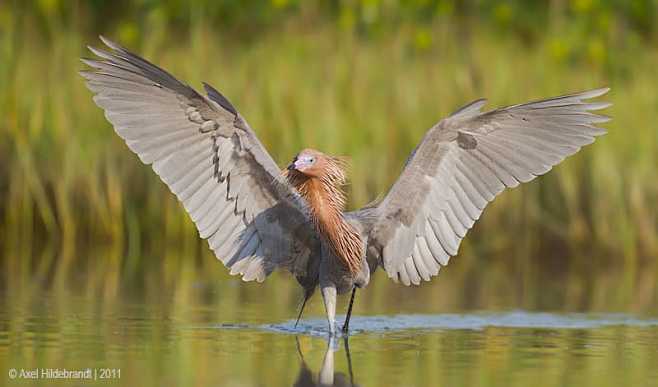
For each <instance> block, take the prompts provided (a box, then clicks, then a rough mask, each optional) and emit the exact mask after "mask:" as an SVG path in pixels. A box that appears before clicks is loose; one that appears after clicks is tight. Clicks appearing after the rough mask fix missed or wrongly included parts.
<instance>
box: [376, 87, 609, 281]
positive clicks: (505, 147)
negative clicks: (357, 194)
mask: <svg viewBox="0 0 658 387" xmlns="http://www.w3.org/2000/svg"><path fill="white" fill-rule="evenodd" d="M607 91H608V89H597V90H591V91H586V92H583V93H578V94H571V95H565V96H561V97H556V98H551V99H546V100H541V101H536V102H530V103H526V104H521V105H514V106H509V107H506V108H501V109H496V110H492V111H489V112H484V113H482V112H480V108H481V107H482V106H483V105H484V100H478V101H475V102H473V103H471V104H469V105H467V106H465V107H463V108H461V109H459V110H458V111H457V112H455V113H454V114H453V115H451V116H450V117H448V118H446V119H444V120H442V121H440V122H439V123H438V124H437V125H435V126H434V127H432V128H431V129H430V130H429V131H428V132H427V134H426V135H425V137H424V138H423V140H422V141H421V143H420V144H419V145H418V146H417V147H416V149H414V151H413V152H412V155H411V156H410V158H409V159H408V160H407V163H406V165H405V169H404V170H403V172H402V174H401V175H400V178H399V179H398V180H397V181H396V182H395V184H394V185H393V187H392V188H391V190H390V191H389V193H388V194H387V195H386V197H385V198H384V199H383V200H382V201H381V202H380V203H379V205H378V206H377V207H376V208H375V211H376V214H377V216H376V220H375V221H372V222H371V228H370V233H369V239H368V243H369V248H368V250H367V251H368V254H369V257H368V260H369V262H371V261H375V262H378V263H379V264H381V265H383V267H384V269H385V270H386V272H387V273H388V275H389V277H391V278H392V279H394V280H396V281H398V280H399V281H401V282H402V283H403V284H405V285H410V284H418V283H419V282H420V279H422V280H425V281H427V280H429V277H430V276H434V275H437V274H438V272H439V270H440V267H441V265H442V266H445V265H447V264H448V261H449V259H450V257H451V256H455V255H457V253H458V250H459V245H460V244H461V240H462V239H463V238H464V237H465V236H466V233H467V232H468V230H469V229H470V228H471V227H472V226H473V224H474V223H475V221H476V220H477V219H478V218H479V217H480V215H481V213H482V211H483V210H484V208H485V207H486V205H487V204H488V203H489V202H491V201H492V200H493V199H494V198H495V197H496V196H497V195H498V194H500V193H501V192H502V191H503V190H504V189H505V188H512V187H516V186H517V185H519V184H520V183H524V182H528V181H531V180H533V179H534V178H535V177H537V176H539V175H542V174H544V173H546V172H548V171H549V170H550V169H551V168H552V167H553V166H555V165H556V164H558V163H560V162H561V161H562V160H564V159H565V158H566V157H568V156H570V155H572V154H574V153H576V152H577V151H578V150H579V149H580V148H581V147H583V146H585V145H588V144H591V143H592V142H593V141H594V139H595V137H596V136H600V135H602V134H604V133H605V130H604V129H601V128H599V127H597V126H595V124H598V123H601V122H606V121H607V120H608V118H607V117H605V116H602V115H599V114H594V113H592V112H591V111H595V110H600V109H604V108H607V107H608V106H610V104H609V103H604V102H586V101H585V100H587V99H589V98H594V97H598V96H601V95H603V94H605V93H606V92H607ZM430 258H431V259H430ZM432 262H434V263H436V266H433V265H432Z"/></svg>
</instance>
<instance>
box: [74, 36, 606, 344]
mask: <svg viewBox="0 0 658 387" xmlns="http://www.w3.org/2000/svg"><path fill="white" fill-rule="evenodd" d="M101 39H102V40H103V42H104V43H105V44H106V45H107V46H108V47H109V48H110V51H104V50H99V49H95V48H91V47H90V50H91V51H92V52H93V53H94V54H95V55H96V56H98V59H97V60H88V59H83V61H84V63H86V64H87V65H89V66H90V67H91V68H92V70H91V71H83V72H82V75H83V76H84V77H85V78H86V79H87V85H88V87H89V88H90V89H91V90H92V91H93V92H94V93H95V96H94V101H95V102H96V104H98V106H100V107H101V108H103V109H104V110H105V116H106V117H107V119H108V120H109V121H110V122H111V123H112V124H113V125H114V128H115V130H116V132H117V134H118V135H119V136H121V137H122V138H123V139H124V140H125V141H126V144H127V145H128V147H129V148H130V149H131V150H132V151H133V152H135V153H137V155H138V156H139V158H140V159H141V160H142V162H144V163H146V164H150V165H151V166H152V167H153V170H154V171H155V172H156V173H157V174H158V175H159V176H160V178H161V179H162V180H163V181H164V182H165V183H166V184H167V186H168V187H169V188H170V189H171V191H172V192H173V193H174V194H175V195H176V196H177V197H178V199H179V200H180V201H181V202H182V203H183V205H184V207H185V209H186V210H187V212H188V213H189V215H190V217H191V218H192V220H193V221H194V223H195V224H196V227H197V229H198V231H199V235H200V236H201V238H204V239H207V240H208V244H209V245H210V248H211V249H212V250H213V251H214V253H215V255H216V256H217V258H219V260H221V261H222V263H224V265H226V267H227V268H228V269H230V273H231V274H240V275H242V279H243V280H245V281H252V280H256V281H259V282H260V281H263V280H265V278H266V277H267V276H268V275H269V274H270V273H271V272H272V271H273V270H275V269H285V270H288V271H290V272H291V273H292V274H293V275H294V276H295V277H296V279H297V281H298V282H299V284H300V285H301V286H302V287H303V289H304V301H303V303H302V307H301V309H300V316H301V312H302V311H303V308H304V305H305V303H306V301H307V300H308V298H309V297H310V296H311V295H312V294H313V292H314V290H315V289H316V288H317V287H319V288H320V292H321V294H322V297H323V299H324V305H325V308H326V312H327V319H328V321H329V330H330V333H331V334H332V335H333V334H335V333H336V323H335V309H336V295H337V294H343V293H347V292H350V291H351V292H352V293H351V298H350V303H349V307H348V310H347V316H346V319H345V323H344V325H343V331H344V332H347V330H348V327H349V320H350V315H351V311H352V305H353V302H354V295H355V292H356V289H357V288H363V287H365V286H366V285H367V284H368V282H369V280H370V274H371V273H372V272H373V271H374V270H375V269H376V268H377V267H382V268H383V269H384V270H385V271H386V273H387V274H388V276H389V277H390V278H392V279H393V280H394V281H399V282H402V283H403V284H404V285H410V284H414V285H418V284H420V283H421V281H429V280H430V278H431V277H432V276H435V275H437V274H438V273H439V269H440V268H441V266H445V265H447V264H448V261H449V259H450V257H451V256H454V255H456V254H457V250H458V248H459V244H460V242H461V240H462V239H463V238H464V236H465V235H466V232H467V231H468V230H469V229H470V228H471V227H472V226H473V223H474V222H475V221H476V220H477V219H478V218H479V217H480V214H481V213H482V211H483V210H484V208H485V206H486V205H487V203H489V202H491V201H492V200H493V198H494V197H495V196H496V195H498V194H499V193H500V192H502V191H503V190H504V189H505V188H507V187H516V186H517V185H519V183H522V182H527V181H530V180H532V179H534V178H535V177H536V176H538V175H541V174H544V173H546V172H548V171H549V170H550V169H551V168H552V167H553V166H554V165H556V164H558V163H559V162H560V161H562V160H563V159H564V158H565V157H567V156H569V155H572V154H574V153H576V152H577V151H578V150H579V149H580V148H581V147H582V146H583V145H587V144H590V143H592V142H593V141H594V137H596V136H599V135H602V134H604V133H605V131H604V130H603V129H600V128H598V127H596V126H595V124H596V123H600V122H605V121H607V117H604V116H601V115H596V114H593V113H591V111H593V110H598V109H603V108H606V107H607V106H609V104H607V103H601V102H598V103H597V102H588V101H586V100H588V99H590V98H594V97H598V96H600V95H603V94H605V93H606V92H607V91H608V89H597V90H591V91H586V92H582V93H578V94H570V95H565V96H561V97H556V98H550V99H545V100H541V101H536V102H530V103H525V104H520V105H514V106H509V107H505V108H500V109H496V110H491V111H486V112H483V111H481V108H482V107H483V105H484V104H485V101H484V100H477V101H475V102H472V103H470V104H468V105H466V106H464V107H462V108H461V109H459V110H457V111H456V112H455V113H453V114H452V115H450V116H449V117H447V118H445V119H443V120H441V121H439V122H438V123H437V124H436V125H434V126H433V127H432V128H430V129H429V130H428V131H427V133H426V134H425V136H424V137H423V139H422V140H421V142H420V143H419V144H418V146H417V147H416V148H415V149H414V150H413V152H412V153H411V156H410V157H409V158H408V159H407V162H406V164H405V166H404V169H403V171H402V174H401V175H400V177H399V178H398V180H397V181H396V182H395V183H394V184H393V186H392V188H391V189H390V191H389V192H388V194H387V195H386V196H384V197H383V199H381V200H379V201H378V202H377V203H374V204H370V205H368V206H366V207H365V208H362V209H360V210H357V211H352V212H345V209H344V205H345V195H344V193H343V191H342V185H343V184H344V183H345V179H346V176H345V171H344V165H343V162H342V160H341V159H340V158H337V157H332V156H328V155H326V154H323V153H321V152H319V151H317V150H312V149H306V150H303V151H301V152H300V153H299V154H297V156H295V157H294V159H293V161H292V163H291V164H290V165H289V166H288V168H287V169H286V170H285V171H283V172H282V171H281V170H280V169H279V167H277V164H276V163H275V162H274V160H272V157H271V156H270V155H269V154H268V153H267V151H266V150H265V148H264V147H263V145H262V144H261V143H260V141H259V140H258V138H257V136H256V134H255V132H254V131H253V130H252V129H251V128H250V127H249V125H248V124H247V122H246V121H245V119H244V118H243V117H242V116H241V115H240V114H239V113H238V112H237V110H236V109H235V107H233V105H232V104H231V103H230V102H229V101H228V99H226V98H225V97H224V96H223V95H222V94H220V93H219V92H218V91H217V90H215V89H214V88H212V87H211V86H210V85H208V84H205V83H204V88H205V90H206V92H207V96H203V95H201V94H199V93H198V92H197V91H195V90H194V89H192V88H191V87H190V86H188V85H186V84H185V83H182V82H180V81H178V80H177V79H176V78H174V77H173V76H172V75H171V74H169V73H168V72H166V71H164V70H162V69H161V68H159V67H157V66H155V65H153V64H151V63H150V62H148V61H146V60H144V59H142V58H141V57H139V56H137V55H135V54H133V53H131V52H129V51H128V50H126V49H125V48H123V47H121V46H119V45H118V44H116V43H113V42H111V41H109V40H107V39H104V38H101ZM298 321H299V317H298Z"/></svg>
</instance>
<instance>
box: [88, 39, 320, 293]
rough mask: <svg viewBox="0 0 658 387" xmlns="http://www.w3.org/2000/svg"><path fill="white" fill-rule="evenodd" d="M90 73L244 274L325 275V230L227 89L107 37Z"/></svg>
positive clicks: (142, 148) (110, 108) (119, 128)
mask: <svg viewBox="0 0 658 387" xmlns="http://www.w3.org/2000/svg"><path fill="white" fill-rule="evenodd" d="M101 39H102V40H103V42H104V43H105V44H106V45H107V46H108V47H109V48H111V49H112V52H108V51H103V50H98V49H94V48H91V47H90V50H91V51H92V52H93V53H94V54H96V55H97V56H98V57H100V60H87V59H84V60H83V61H84V62H85V63H86V64H87V65H89V66H90V67H92V68H93V71H84V72H82V73H81V74H82V75H83V76H84V77H85V78H86V79H87V85H88V87H89V89H91V91H93V92H94V93H95V94H96V95H95V97H94V101H95V102H96V104H97V105H98V106H100V107H101V108H103V109H104V110H105V116H106V117H107V119H108V120H109V121H110V122H111V123H112V124H113V125H114V128H115V130H116V132H117V134H119V136H121V137H122V138H123V139H124V140H125V141H126V144H127V145H128V147H129V148H130V149H131V150H132V151H133V152H135V153H136V154H137V155H138V156H139V158H140V159H141V160H142V162H144V163H145V164H150V165H152V167H153V170H154V171H155V172H156V173H157V174H158V175H159V176H160V178H161V179H162V180H163V181H164V182H165V183H166V184H167V186H168V187H169V189H170V190H171V191H172V192H173V193H174V194H175V195H176V196H177V197H178V200H180V201H181V202H182V203H183V205H184V207H185V209H186V210H187V212H188V213H189V215H190V217H191V218H192V220H193V221H194V223H195V224H196V227H197V229H198V231H199V234H200V236H201V237H202V238H204V239H207V240H208V244H209V245H210V248H211V249H212V250H213V251H214V252H215V255H216V256H217V257H218V258H219V259H220V260H221V261H222V262H223V263H224V265H226V267H227V268H229V269H230V272H231V274H242V278H243V279H244V280H245V281H251V280H257V281H259V282H260V281H263V280H264V279H265V277H266V276H267V275H268V274H270V273H271V272H272V271H273V270H274V269H276V268H286V269H288V270H290V271H291V272H292V273H293V274H294V275H295V276H297V279H298V280H299V281H300V283H302V282H303V281H305V280H307V279H308V278H306V277H308V276H312V275H314V273H317V269H316V267H317V263H318V262H317V258H316V257H315V255H316V254H313V253H315V252H316V251H318V238H317V236H316V235H315V231H314V228H313V227H312V226H309V216H308V212H307V210H306V205H305V203H304V201H303V199H302V198H301V197H300V196H299V195H298V194H297V193H296V192H295V191H294V189H293V188H291V187H290V186H289V184H288V183H287V182H286V181H285V179H284V178H283V176H282V174H281V171H280V169H279V168H278V167H277V165H276V163H275V162H274V161H273V160H272V158H271V157H270V155H269V154H268V153H267V151H266V150H265V148H264V147H263V145H262V144H261V143H260V141H258V138H257V137H256V135H255V133H254V132H253V131H252V130H251V128H249V126H248V125H247V123H246V122H245V120H244V119H243V118H242V117H241V116H240V114H239V113H238V112H237V111H236V110H235V108H234V107H233V106H232V105H231V103H230V102H228V100H226V98H224V97H223V96H222V95H221V94H220V93H219V92H217V91H216V90H215V89H213V88H212V87H210V86H209V85H205V87H206V90H207V91H208V97H209V98H206V97H204V96H202V95H200V94H198V93H197V92H196V91H195V90H194V89H192V88H191V87H189V86H187V85H185V84H183V83H181V82H180V81H178V80H177V79H175V78H174V77H173V76H172V75H170V74H169V73H167V72H166V71H164V70H162V69H160V68H159V67H157V66H155V65H153V64H151V63H149V62H148V61H146V60H144V59H142V58H140V57H139V56H137V55H135V54H133V53H131V52H129V51H128V50H126V49H125V48H123V47H121V46H119V45H118V44H116V43H113V42H111V41H109V40H107V39H103V38H101Z"/></svg>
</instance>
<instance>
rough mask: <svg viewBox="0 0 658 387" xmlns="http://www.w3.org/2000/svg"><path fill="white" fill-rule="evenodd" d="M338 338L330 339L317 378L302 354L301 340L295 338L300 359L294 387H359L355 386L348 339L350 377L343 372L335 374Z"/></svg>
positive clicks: (345, 340) (344, 340)
mask: <svg viewBox="0 0 658 387" xmlns="http://www.w3.org/2000/svg"><path fill="white" fill-rule="evenodd" d="M336 340H337V339H336V338H333V339H330V340H329V341H328V342H327V351H326V352H325V354H324V359H323V360H322V367H321V368H320V371H319V372H318V373H317V376H316V375H315V374H314V372H313V371H311V369H310V368H309V367H308V365H307V364H306V360H305V359H304V354H303V353H302V350H301V347H300V345H299V339H298V338H297V337H295V341H296V342H297V351H298V352H299V357H300V368H299V375H298V376H297V380H296V381H295V383H294V384H293V386H298V387H308V386H314V387H315V386H358V384H354V373H353V371H352V358H351V356H350V346H349V342H348V339H347V337H345V338H344V339H343V343H344V348H345V356H346V357H347V366H348V370H349V375H345V374H344V373H342V372H334V353H335V352H336V351H338V343H337V341H336Z"/></svg>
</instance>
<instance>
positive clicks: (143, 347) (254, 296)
mask: <svg viewBox="0 0 658 387" xmlns="http://www.w3.org/2000/svg"><path fill="white" fill-rule="evenodd" d="M99 262H103V261H102V260H99ZM211 263H212V264H216V262H211ZM168 265H169V264H165V265H164V268H165V269H167V270H171V271H172V272H174V273H175V274H176V275H175V276H171V275H169V274H167V272H164V271H163V272H155V271H154V272H147V273H144V274H140V275H135V276H133V277H129V276H127V275H125V274H124V275H119V274H116V273H112V272H111V271H109V270H105V268H104V267H103V266H96V265H90V266H89V267H88V268H85V269H84V270H83V271H81V272H79V273H76V272H75V271H71V272H68V273H66V274H58V273H50V272H48V271H47V270H44V271H41V272H40V271H38V270H37V271H34V272H30V273H28V274H25V275H23V276H19V275H16V276H7V277H6V280H5V282H4V283H3V286H0V303H1V306H2V307H1V308H0V372H1V374H0V385H7V386H28V385H126V386H179V385H180V386H183V385H193V386H292V385H297V386H305V385H316V384H318V383H321V382H323V383H326V384H331V383H333V384H334V385H350V384H351V383H354V384H356V385H360V386H506V387H508V386H529V385H531V386H533V387H539V386H615V387H616V386H658V316H657V314H656V313H653V312H652V311H653V310H654V307H655V304H654V303H653V300H654V298H652V297H646V298H641V297H639V296H637V294H636V293H629V294H630V295H629V296H624V295H619V296H618V297H616V298H615V297H610V298H609V299H610V302H609V303H605V302H602V303H600V304H599V303H596V302H594V301H592V300H594V299H596V298H597V297H600V296H597V294H599V295H600V294H606V292H609V291H610V288H608V287H606V286H604V285H600V286H598V285H597V286H598V287H592V289H593V290H592V291H588V292H585V293H583V294H586V295H587V297H585V298H582V300H589V302H590V303H589V304H587V303H579V305H581V306H579V305H575V306H573V305H572V306H570V304H568V303H566V302H565V301H567V300H579V299H578V298H576V297H575V296H572V297H567V295H568V294H577V293H569V292H570V290H569V289H570V288H573V287H574V286H575V285H573V284H569V285H568V286H567V285H565V286H562V287H559V286H558V285H555V288H552V290H551V291H547V289H551V288H550V286H548V285H546V284H543V283H542V282H541V281H540V282H537V283H536V284H535V285H536V288H535V287H533V286H532V285H533V284H530V285H528V284H527V283H526V284H525V285H523V287H510V286H507V287H505V286H503V285H505V284H513V283H512V282H511V281H509V279H505V278H504V277H505V276H502V277H500V278H501V282H499V283H497V282H495V281H496V278H498V277H497V276H496V272H495V271H491V270H489V271H482V272H481V274H478V275H477V276H473V275H465V274H464V273H463V272H461V273H460V272H459V270H464V269H460V268H459V265H457V266H456V267H457V269H456V270H455V271H452V272H450V271H449V270H446V274H445V275H444V276H443V277H439V278H436V279H435V282H432V283H431V284H429V285H427V286H424V287H420V288H403V287H400V286H397V285H394V284H392V283H390V282H389V281H388V280H387V279H386V278H385V276H382V275H379V276H375V277H374V279H373V283H372V284H371V287H369V288H368V289H366V290H365V291H360V292H359V293H357V299H356V304H355V305H356V306H355V314H354V316H353V320H352V323H351V327H352V332H351V335H350V337H349V340H348V342H347V344H348V347H349V351H347V348H346V345H345V344H346V343H345V341H344V340H343V339H338V340H334V341H329V340H327V331H326V329H327V324H326V321H325V320H324V315H323V308H322V303H321V301H320V298H319V297H318V295H316V296H315V297H314V298H313V299H312V300H311V302H310V304H309V306H308V309H307V310H306V312H305V317H304V319H303V320H302V321H301V322H300V324H299V326H298V327H297V328H294V320H293V318H294V317H295V316H296V310H297V308H298V306H299V301H300V300H299V297H300V296H301V295H300V292H299V290H298V289H297V288H296V285H295V284H294V282H293V281H291V279H290V278H288V277H285V276H278V275H275V276H274V277H272V278H270V279H268V280H267V281H266V282H265V283H264V284H245V283H243V282H241V281H240V280H238V279H235V278H229V277H227V276H226V275H225V273H223V272H222V268H221V267H220V266H219V265H216V266H217V267H216V268H215V266H214V265H209V266H208V268H209V269H206V268H203V267H202V268H198V269H196V268H191V269H190V268H189V267H186V266H182V267H180V268H177V267H173V268H172V267H171V266H168ZM447 269H450V267H448V268H447ZM463 278H467V279H468V280H469V281H466V282H464V281H462V279H463ZM487 281H494V282H487ZM593 281H594V282H593V283H597V282H596V280H593ZM470 283H472V285H470ZM599 283H601V282H599ZM603 283H604V284H608V283H614V281H611V282H603ZM466 284H469V285H466ZM491 284H501V286H490V285H491ZM576 284H577V283H576ZM478 286H482V287H485V288H486V289H488V291H482V292H480V291H479V290H478ZM514 286H516V285H514ZM576 288H577V287H576ZM637 300H644V303H643V304H642V303H640V302H639V301H637ZM340 301H341V302H340V304H339V310H341V311H344V308H345V302H346V300H345V299H341V300H340ZM582 305H589V306H588V307H583V306H582ZM625 306H627V307H625ZM342 318H343V315H340V316H339V319H342ZM44 368H58V369H82V370H84V369H88V368H90V369H94V370H101V369H109V370H120V378H119V377H118V375H116V374H115V376H114V377H111V378H110V379H105V380H95V381H94V380H82V381H80V380H78V381H61V380H59V381H55V382H53V381H52V380H43V379H41V380H27V379H21V380H17V379H14V380H11V379H10V378H9V371H10V370H11V369H17V370H20V369H29V370H31V369H44ZM110 376H112V375H110Z"/></svg>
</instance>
